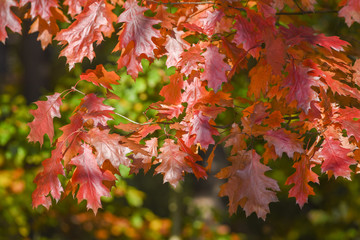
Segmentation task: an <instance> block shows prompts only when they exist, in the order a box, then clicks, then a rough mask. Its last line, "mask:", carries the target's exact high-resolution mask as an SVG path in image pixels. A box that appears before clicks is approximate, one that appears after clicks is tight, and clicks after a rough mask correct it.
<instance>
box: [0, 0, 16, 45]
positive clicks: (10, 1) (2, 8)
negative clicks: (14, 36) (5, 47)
mask: <svg viewBox="0 0 360 240" xmlns="http://www.w3.org/2000/svg"><path fill="white" fill-rule="evenodd" d="M14 6H18V3H17V1H15V0H6V1H0V16H1V21H0V42H2V43H5V39H6V38H7V36H8V35H7V33H6V29H5V28H6V27H8V28H10V29H11V31H13V32H16V33H21V20H20V19H19V18H18V17H17V16H16V15H15V14H14V13H13V12H12V11H11V10H10V8H11V7H14Z"/></svg>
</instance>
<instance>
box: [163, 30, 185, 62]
mask: <svg viewBox="0 0 360 240" xmlns="http://www.w3.org/2000/svg"><path fill="white" fill-rule="evenodd" d="M183 34H184V32H183V31H178V30H176V29H174V30H173V31H172V32H171V33H170V34H168V35H167V36H166V42H165V49H166V51H167V54H166V55H167V59H166V66H167V67H168V68H169V67H171V66H176V65H177V63H178V62H179V61H180V59H181V57H180V56H181V54H182V53H183V52H184V49H189V44H188V43H187V42H185V41H184V40H183V39H182V37H181V36H182V35H183Z"/></svg>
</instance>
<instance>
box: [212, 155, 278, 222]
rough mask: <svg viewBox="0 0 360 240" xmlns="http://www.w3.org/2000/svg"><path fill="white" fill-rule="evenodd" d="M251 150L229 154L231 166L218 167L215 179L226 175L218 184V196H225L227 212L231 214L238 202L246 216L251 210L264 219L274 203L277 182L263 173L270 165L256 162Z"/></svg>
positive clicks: (258, 158)
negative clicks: (222, 181) (227, 200)
mask: <svg viewBox="0 0 360 240" xmlns="http://www.w3.org/2000/svg"><path fill="white" fill-rule="evenodd" d="M260 158H261V157H260V156H259V155H258V154H257V153H256V152H255V151H247V152H246V151H239V152H238V154H237V155H236V156H233V157H230V158H229V160H230V161H231V162H232V166H230V167H227V168H225V169H222V170H221V171H220V172H219V173H218V174H217V175H216V177H217V178H220V179H222V178H229V180H228V182H227V183H225V184H223V185H221V187H220V192H219V196H220V197H224V196H227V197H228V198H229V212H230V214H234V213H235V212H236V210H237V208H238V206H239V205H240V206H241V207H242V208H243V209H244V210H245V213H246V216H249V215H250V214H251V213H253V212H255V213H256V214H257V216H258V217H260V218H262V219H264V220H265V217H266V214H267V213H269V211H270V210H269V203H270V202H276V201H277V197H276V193H275V191H280V188H279V186H278V184H277V182H276V181H275V180H274V179H271V178H269V177H267V176H265V175H264V173H265V172H266V171H269V170H270V168H269V167H268V166H265V165H263V164H261V163H260Z"/></svg>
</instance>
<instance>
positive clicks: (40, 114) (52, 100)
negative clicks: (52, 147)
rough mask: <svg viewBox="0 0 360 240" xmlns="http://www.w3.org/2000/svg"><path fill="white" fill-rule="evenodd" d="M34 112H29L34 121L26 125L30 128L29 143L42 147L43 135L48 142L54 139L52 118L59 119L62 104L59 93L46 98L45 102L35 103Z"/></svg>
mask: <svg viewBox="0 0 360 240" xmlns="http://www.w3.org/2000/svg"><path fill="white" fill-rule="evenodd" d="M35 104H36V105H37V107H38V108H37V109H36V110H30V113H31V114H32V115H33V116H34V120H33V121H32V122H30V123H28V125H29V127H30V133H29V135H28V140H29V142H39V143H40V146H42V144H43V142H44V135H45V134H47V135H48V137H49V139H50V142H51V143H52V140H53V138H54V124H53V119H54V117H58V118H60V117H61V115H60V106H61V104H62V102H61V97H60V93H55V94H53V95H51V96H47V100H46V101H37V102H35Z"/></svg>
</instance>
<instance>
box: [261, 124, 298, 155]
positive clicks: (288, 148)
mask: <svg viewBox="0 0 360 240" xmlns="http://www.w3.org/2000/svg"><path fill="white" fill-rule="evenodd" d="M264 139H265V140H266V141H267V142H268V144H269V145H270V146H274V147H275V152H276V154H277V155H278V156H279V157H281V156H282V155H283V153H286V154H287V155H288V156H289V157H291V158H292V157H293V156H294V153H295V152H297V153H303V152H304V149H303V147H302V144H303V143H302V141H301V140H300V139H299V137H298V135H297V134H296V133H292V132H290V131H288V130H284V129H283V128H280V129H277V130H270V131H268V132H267V133H265V135H264Z"/></svg>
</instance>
